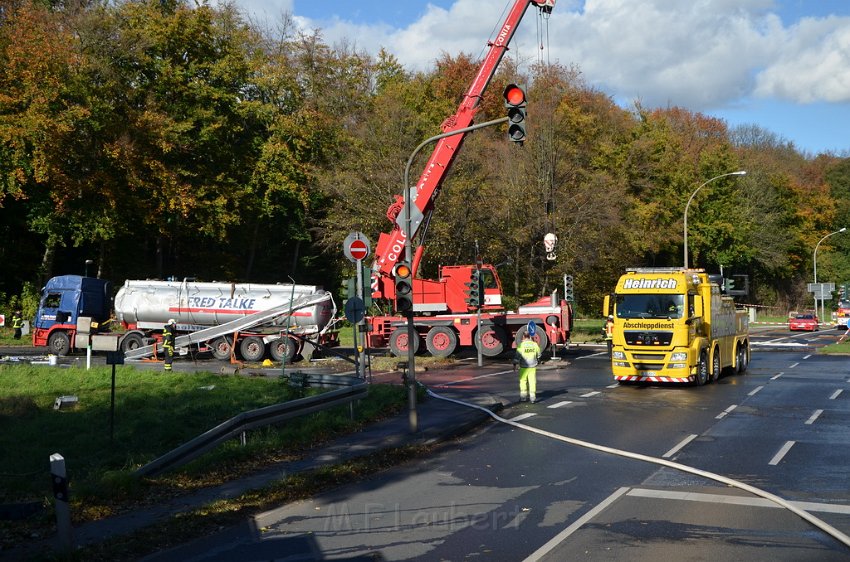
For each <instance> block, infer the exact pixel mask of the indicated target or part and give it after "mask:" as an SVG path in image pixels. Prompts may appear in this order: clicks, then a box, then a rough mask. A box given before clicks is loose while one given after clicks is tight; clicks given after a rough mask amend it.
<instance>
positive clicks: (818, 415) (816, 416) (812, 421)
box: [806, 410, 823, 425]
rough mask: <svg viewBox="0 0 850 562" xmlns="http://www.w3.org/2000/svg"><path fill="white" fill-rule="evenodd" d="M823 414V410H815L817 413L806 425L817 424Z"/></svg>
mask: <svg viewBox="0 0 850 562" xmlns="http://www.w3.org/2000/svg"><path fill="white" fill-rule="evenodd" d="M822 413H823V410H815V413H813V414H812V416H811V417H810V418H809V419H807V420H806V425H812V424H813V423H815V420H816V419H818V418H819V417H820V415H821V414H822Z"/></svg>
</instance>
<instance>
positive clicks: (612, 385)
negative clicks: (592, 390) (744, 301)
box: [605, 381, 850, 388]
mask: <svg viewBox="0 0 850 562" xmlns="http://www.w3.org/2000/svg"><path fill="white" fill-rule="evenodd" d="M847 382H850V381H847ZM605 388H620V383H618V382H615V383H614V384H609V385H608V386H606V387H605Z"/></svg>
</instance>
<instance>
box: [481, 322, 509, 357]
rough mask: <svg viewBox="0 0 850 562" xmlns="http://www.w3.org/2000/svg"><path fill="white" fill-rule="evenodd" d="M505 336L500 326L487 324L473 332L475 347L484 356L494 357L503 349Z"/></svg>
mask: <svg viewBox="0 0 850 562" xmlns="http://www.w3.org/2000/svg"><path fill="white" fill-rule="evenodd" d="M505 341H507V337H506V335H505V330H503V329H502V327H501V326H488V327H486V328H484V329H483V330H481V331H480V332H477V333H476V334H475V347H477V348H478V349H480V350H481V355H484V356H485V357H496V356H497V355H500V354H501V353H502V352H503V351H504V350H505Z"/></svg>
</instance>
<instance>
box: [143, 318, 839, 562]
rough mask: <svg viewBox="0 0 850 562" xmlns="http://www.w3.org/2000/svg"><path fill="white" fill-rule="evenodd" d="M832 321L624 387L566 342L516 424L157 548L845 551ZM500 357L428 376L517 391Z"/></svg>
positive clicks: (302, 554)
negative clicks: (724, 359) (702, 377)
mask: <svg viewBox="0 0 850 562" xmlns="http://www.w3.org/2000/svg"><path fill="white" fill-rule="evenodd" d="M838 335H839V333H838V332H837V331H823V332H818V333H815V334H794V335H791V334H788V333H787V331H784V330H771V329H767V330H764V331H760V333H759V334H758V335H756V336H754V340H756V344H757V345H756V346H755V348H756V349H757V350H758V351H756V352H755V353H754V354H753V361H752V364H751V366H750V370H749V372H748V374H746V375H734V376H726V377H723V378H721V380H720V381H718V382H717V383H713V384H710V385H708V386H704V387H700V388H695V387H678V386H677V387H670V386H660V385H618V384H615V383H614V382H613V380H612V379H611V376H610V371H609V370H608V366H607V359H606V358H605V357H603V356H602V355H601V354H594V353H589V352H585V353H583V354H571V355H569V356H567V358H566V360H562V361H560V362H554V361H553V362H551V363H549V364H548V365H547V366H546V367H545V368H544V369H541V371H540V372H539V374H538V386H539V391H538V396H539V397H540V398H541V400H540V401H539V402H538V403H536V404H527V403H522V404H518V403H517V404H515V405H514V406H512V407H510V408H508V409H507V410H506V411H504V412H502V414H501V416H502V417H503V418H504V419H505V420H510V423H505V422H497V421H494V422H492V423H488V424H487V425H485V426H484V427H482V428H481V429H480V430H479V431H476V432H475V433H474V434H472V435H470V436H468V437H466V438H464V439H462V440H459V441H457V442H455V443H452V444H450V445H449V446H447V447H445V448H444V449H443V450H442V451H441V452H440V453H439V454H437V455H435V456H433V457H431V458H427V459H423V460H419V461H416V462H412V463H410V464H407V465H405V466H401V467H397V468H394V469H392V470H388V471H387V472H384V473H382V474H380V475H377V476H375V477H373V478H371V479H369V480H367V481H364V482H361V483H359V484H356V485H350V486H345V487H342V488H339V489H337V490H334V491H332V492H330V493H327V494H323V495H321V496H318V497H315V498H313V499H311V500H309V501H302V502H297V503H293V504H288V505H284V506H281V507H279V508H278V509H275V510H272V511H269V512H266V513H264V514H261V515H260V516H258V517H256V518H254V519H253V520H251V521H247V522H246V523H245V525H243V526H242V527H240V528H238V529H228V530H225V531H223V532H222V533H221V534H219V535H217V536H212V537H204V538H203V539H201V540H199V541H198V542H196V543H191V544H189V545H184V546H182V547H180V549H177V550H174V551H169V552H166V553H160V554H159V555H156V556H153V557H151V558H150V559H151V560H176V559H180V560H205V561H206V560H231V559H234V557H238V558H239V559H260V558H262V559H268V558H277V559H284V558H286V559H293V560H307V559H320V558H321V559H325V558H327V559H365V558H363V557H367V556H369V555H373V554H375V553H379V554H380V555H381V556H383V557H384V558H385V559H387V560H416V559H419V560H465V559H470V558H472V559H492V560H570V559H578V558H581V559H583V560H606V561H607V560H629V561H634V560H638V561H639V560H647V561H649V560H652V561H656V560H674V559H680V560H709V559H710V560H772V561H776V560H780V561H784V560H789V561H790V560H794V561H800V560H847V559H850V549H848V547H847V546H845V545H844V544H842V543H840V542H839V541H837V540H836V539H835V538H833V537H832V536H831V535H830V534H829V532H828V531H829V530H830V529H831V528H835V529H836V530H837V531H838V532H841V533H845V534H850V472H848V471H847V468H846V467H847V466H848V465H849V464H850V447H848V445H850V432H848V431H847V427H848V422H850V370H848V363H847V358H846V357H836V356H826V355H817V354H814V353H813V350H814V349H815V348H816V347H817V346H819V345H823V344H824V343H828V342H831V341H835V338H837V337H838ZM506 366H507V365H506V364H500V363H488V364H487V365H485V367H483V368H478V367H476V366H475V364H474V361H471V362H470V366H469V367H464V368H459V369H457V368H456V369H453V370H451V371H444V372H433V371H429V372H427V373H422V374H419V375H418V377H419V379H420V380H421V381H422V382H424V383H425V384H426V385H428V386H429V387H430V388H431V389H432V390H433V391H434V392H436V393H438V394H439V393H443V394H445V395H451V396H452V397H455V398H458V397H459V398H461V399H462V398H463V397H464V396H470V397H471V396H474V395H476V394H480V393H489V394H497V395H501V396H507V397H513V400H516V397H517V394H518V389H517V388H516V379H515V375H514V373H513V372H511V371H510V370H509V369H506V368H505V367H506ZM599 447H607V448H611V449H612V450H604V451H602V450H599V449H598V448H599ZM619 451H627V452H631V453H635V454H640V455H646V456H647V457H651V458H648V459H634V458H625V457H623V456H621V455H622V454H621V453H619ZM653 459H661V461H666V462H668V463H676V465H675V466H664V465H659V464H657V462H656V461H654V460H653ZM678 465H682V466H683V467H684V469H683V468H681V467H679V466H678ZM688 467H692V468H693V469H698V470H699V471H707V472H709V473H712V474H714V475H717V477H718V478H721V479H723V478H728V479H731V480H730V482H732V483H735V482H741V483H742V484H744V485H748V486H753V487H756V488H758V489H760V490H764V491H765V492H768V493H769V494H771V495H773V496H776V497H777V498H778V499H779V501H787V502H792V503H791V504H790V505H791V506H792V507H794V508H798V509H805V510H806V512H808V513H810V514H812V515H813V516H815V517H816V518H817V519H815V524H813V523H812V522H811V521H807V520H804V519H803V518H801V517H800V516H799V515H798V514H795V513H793V512H792V511H789V510H788V509H784V508H782V507H780V506H779V505H778V504H776V503H774V502H772V501H770V500H767V499H764V498H762V497H759V496H756V495H753V494H752V493H749V492H748V491H745V490H740V489H738V488H736V487H734V486H732V485H729V482H726V481H720V482H718V481H716V480H714V479H712V478H710V477H706V474H704V473H702V472H700V473H698V474H693V473H691V472H688V471H687V470H686V469H687V468H688ZM709 476H710V475H709ZM818 523H823V524H824V526H825V527H826V529H824V528H822V527H821V526H817V524H818ZM245 536H250V537H252V542H251V544H250V545H249V546H246V545H245V543H244V542H239V541H240V540H243V541H244V537H245ZM237 537H242V539H237Z"/></svg>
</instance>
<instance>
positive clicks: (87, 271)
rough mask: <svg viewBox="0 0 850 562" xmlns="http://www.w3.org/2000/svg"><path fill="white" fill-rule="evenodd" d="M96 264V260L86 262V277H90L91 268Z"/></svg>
mask: <svg viewBox="0 0 850 562" xmlns="http://www.w3.org/2000/svg"><path fill="white" fill-rule="evenodd" d="M93 263H94V260H86V277H88V276H89V266H90V265H91V264H93Z"/></svg>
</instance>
